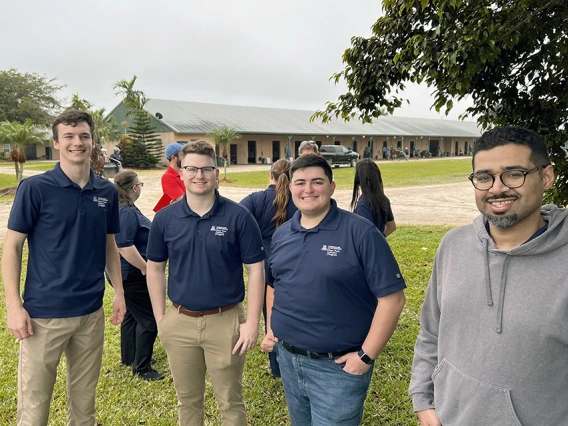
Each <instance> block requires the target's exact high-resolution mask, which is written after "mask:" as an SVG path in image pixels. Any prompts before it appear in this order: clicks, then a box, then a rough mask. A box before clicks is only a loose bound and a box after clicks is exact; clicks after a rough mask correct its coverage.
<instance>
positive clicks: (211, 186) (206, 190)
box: [180, 154, 219, 196]
mask: <svg viewBox="0 0 568 426" xmlns="http://www.w3.org/2000/svg"><path fill="white" fill-rule="evenodd" d="M181 166H182V168H181V170H180V176H181V179H182V180H183V183H184V184H185V188H186V190H187V192H188V194H192V195H197V196H207V195H211V194H214V192H215V187H216V186H217V177H218V175H219V170H218V169H215V170H213V172H212V173H203V170H198V171H197V173H191V172H189V171H187V170H185V169H184V167H186V166H192V167H198V168H201V167H215V161H214V160H213V159H212V158H211V157H209V156H207V155H200V154H186V155H185V157H184V158H183V160H182V162H181Z"/></svg>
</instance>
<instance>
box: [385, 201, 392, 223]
mask: <svg viewBox="0 0 568 426" xmlns="http://www.w3.org/2000/svg"><path fill="white" fill-rule="evenodd" d="M385 198H386V200H387V220H386V221H387V222H392V221H393V220H394V215H393V214H392V209H391V203H390V200H389V199H388V198H387V197H385Z"/></svg>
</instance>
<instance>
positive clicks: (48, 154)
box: [45, 142, 467, 160]
mask: <svg viewBox="0 0 568 426" xmlns="http://www.w3.org/2000/svg"><path fill="white" fill-rule="evenodd" d="M466 143H467V142H466ZM45 159H46V160H52V159H53V151H52V150H51V147H50V146H46V147H45Z"/></svg>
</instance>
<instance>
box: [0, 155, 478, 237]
mask: <svg viewBox="0 0 568 426" xmlns="http://www.w3.org/2000/svg"><path fill="white" fill-rule="evenodd" d="M232 167H234V166H232ZM237 167H238V171H239V172H240V171H242V172H245V171H250V170H260V169H259V166H237ZM237 167H234V169H233V170H232V171H233V172H236V171H237V170H236V169H237ZM264 168H266V166H264ZM0 173H13V170H12V169H4V168H0ZM38 173H42V172H35V171H32V170H30V171H24V174H25V175H26V176H31V175H34V174H38ZM162 173H163V172H161V171H155V172H154V171H152V172H149V173H148V174H147V175H146V172H145V176H144V178H143V179H142V180H143V181H144V189H143V192H142V197H141V198H140V199H139V200H138V201H137V202H136V205H137V206H138V208H139V209H140V210H141V211H142V213H144V214H145V215H146V216H147V217H148V218H150V219H152V218H153V217H154V212H153V211H152V209H153V208H154V206H155V205H156V203H157V202H158V200H159V198H160V197H161V196H162V188H161V184H160V176H161V175H162ZM253 191H258V189H249V188H226V187H225V188H223V186H222V185H221V188H220V192H221V194H222V195H224V196H225V197H227V198H229V199H231V200H234V201H240V200H242V199H243V198H244V197H245V196H247V195H248V194H250V193H251V192H253ZM385 192H386V195H387V197H389V199H390V201H391V205H392V210H393V213H394V217H395V220H396V223H397V224H398V225H403V224H409V225H454V226H457V225H465V224H468V223H471V221H472V220H473V218H474V217H476V216H477V215H478V214H479V212H478V210H477V208H476V207H475V202H474V200H473V188H472V187H471V185H470V184H469V183H468V182H463V183H456V184H448V185H432V186H421V187H411V188H392V189H387V190H386V191H385ZM333 198H335V199H336V200H337V204H338V205H339V206H340V207H342V208H344V209H349V203H350V201H351V191H350V190H338V191H336V192H335V194H334V197H333ZM11 207H12V205H11V203H0V241H4V236H5V234H6V227H7V223H8V215H9V214H10V209H11Z"/></svg>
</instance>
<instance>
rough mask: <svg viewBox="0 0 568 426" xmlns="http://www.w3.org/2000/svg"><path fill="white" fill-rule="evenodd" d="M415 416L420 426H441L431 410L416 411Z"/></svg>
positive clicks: (434, 411)
mask: <svg viewBox="0 0 568 426" xmlns="http://www.w3.org/2000/svg"><path fill="white" fill-rule="evenodd" d="M416 415H417V416H418V420H420V424H421V425H422V426H442V423H440V419H439V418H438V415H437V414H436V410H434V409H433V408H431V409H429V410H423V411H417V412H416Z"/></svg>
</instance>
